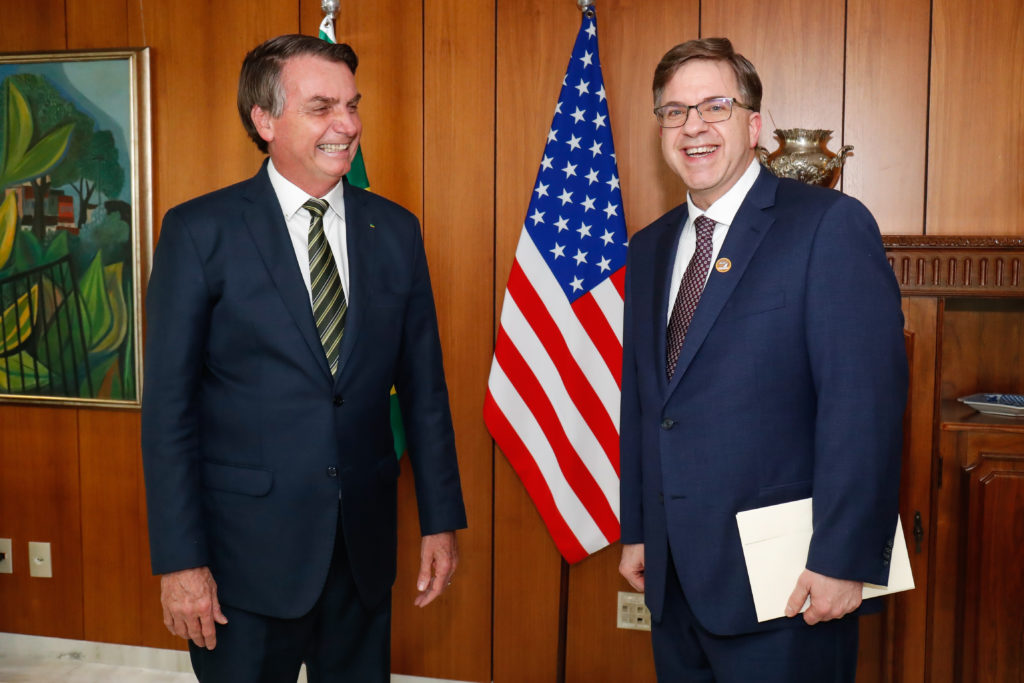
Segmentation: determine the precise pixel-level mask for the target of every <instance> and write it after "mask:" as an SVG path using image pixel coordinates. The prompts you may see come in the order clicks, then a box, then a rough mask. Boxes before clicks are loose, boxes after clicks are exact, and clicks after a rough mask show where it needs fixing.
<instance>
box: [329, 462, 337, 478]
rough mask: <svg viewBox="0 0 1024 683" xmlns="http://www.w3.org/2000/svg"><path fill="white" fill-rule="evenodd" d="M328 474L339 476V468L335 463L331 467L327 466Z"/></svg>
mask: <svg viewBox="0 0 1024 683" xmlns="http://www.w3.org/2000/svg"><path fill="white" fill-rule="evenodd" d="M327 476H328V477H336V476H338V468H337V467H335V466H334V465H331V466H330V467H328V468H327Z"/></svg>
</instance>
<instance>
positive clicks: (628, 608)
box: [615, 591, 651, 631]
mask: <svg viewBox="0 0 1024 683" xmlns="http://www.w3.org/2000/svg"><path fill="white" fill-rule="evenodd" d="M615 625H616V626H617V627H618V628H626V629H630V630H633V631H650V630H651V612H650V610H648V609H647V605H645V604H644V594H643V593H629V592H627V591H619V610H618V616H617V620H616V624H615Z"/></svg>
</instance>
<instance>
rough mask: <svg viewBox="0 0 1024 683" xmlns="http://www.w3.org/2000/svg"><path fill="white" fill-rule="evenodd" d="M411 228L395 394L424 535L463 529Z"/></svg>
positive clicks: (434, 337)
mask: <svg viewBox="0 0 1024 683" xmlns="http://www.w3.org/2000/svg"><path fill="white" fill-rule="evenodd" d="M410 222H411V223H412V228H413V229H412V230H411V231H410V232H411V233H412V237H411V238H410V243H411V250H412V258H411V262H412V270H413V282H412V291H411V294H410V297H409V300H408V302H407V304H406V309H405V321H404V324H403V328H402V343H401V349H400V351H399V354H400V355H399V358H398V363H397V369H396V377H395V390H396V392H397V393H398V402H399V405H400V407H401V410H402V421H403V425H404V427H405V433H406V440H407V443H408V446H409V451H408V455H409V461H410V464H411V465H412V470H413V477H414V479H415V484H416V500H417V505H418V509H419V518H420V532H421V533H422V534H423V535H429V534H435V533H440V532H442V531H452V530H454V529H462V528H465V527H466V510H465V506H464V504H463V500H462V488H461V484H460V479H459V466H458V460H457V458H456V455H455V432H454V430H453V427H452V417H451V409H450V408H449V404H448V388H447V385H446V382H445V378H444V360H443V358H442V354H441V340H440V335H439V332H438V326H437V312H436V309H435V306H434V295H433V291H432V289H431V286H430V274H429V271H428V268H427V259H426V254H425V252H424V249H423V240H422V238H421V236H420V231H419V225H418V222H417V221H416V220H415V219H414V218H410Z"/></svg>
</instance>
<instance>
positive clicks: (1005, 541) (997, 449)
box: [957, 433, 1024, 683]
mask: <svg viewBox="0 0 1024 683" xmlns="http://www.w3.org/2000/svg"><path fill="white" fill-rule="evenodd" d="M966 463H967V466H966V468H965V469H964V477H965V479H966V481H965V482H964V484H965V487H966V490H967V506H966V509H965V510H964V512H965V513H966V521H967V524H966V529H965V531H966V533H965V534H964V536H963V537H962V538H963V541H962V542H963V544H964V546H963V551H964V555H963V558H964V570H965V571H964V582H963V590H962V592H961V594H960V596H959V597H960V599H959V600H958V612H959V613H960V615H961V617H962V618H961V619H958V620H957V621H958V623H959V624H961V629H960V633H958V636H959V640H960V645H961V646H962V649H961V652H962V653H963V656H962V661H961V662H960V665H961V668H960V671H961V680H963V681H964V682H965V683H968V682H972V681H974V682H977V683H989V682H991V683H1002V682H1003V681H1011V680H1017V677H1019V676H1020V675H1021V672H1022V671H1024V570H1022V567H1024V434H994V433H970V434H968V436H967V452H966Z"/></svg>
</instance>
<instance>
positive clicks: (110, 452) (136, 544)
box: [78, 409, 160, 645]
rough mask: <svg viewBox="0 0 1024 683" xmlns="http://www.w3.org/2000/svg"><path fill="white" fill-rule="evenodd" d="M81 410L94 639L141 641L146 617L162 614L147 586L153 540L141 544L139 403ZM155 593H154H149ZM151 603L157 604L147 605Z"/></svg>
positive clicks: (87, 591)
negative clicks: (126, 408) (123, 407)
mask: <svg viewBox="0 0 1024 683" xmlns="http://www.w3.org/2000/svg"><path fill="white" fill-rule="evenodd" d="M78 412H79V434H78V437H79V443H78V446H79V453H80V458H81V495H82V592H83V596H82V597H83V604H84V611H85V632H84V637H85V638H86V639H87V640H98V641H104V642H110V643H130V644H133V645H141V644H142V641H141V639H140V637H141V634H142V628H141V622H142V619H143V618H144V617H148V618H152V619H157V620H158V621H159V619H160V611H159V609H152V607H153V600H152V599H151V598H152V597H153V596H147V595H145V594H144V592H143V583H144V580H145V577H146V576H147V575H148V574H149V548H147V547H143V546H141V545H140V541H141V540H142V539H141V537H140V534H139V528H140V526H142V525H144V524H145V523H146V519H145V517H144V516H143V514H142V510H140V509H139V496H138V492H139V489H140V488H141V487H142V461H141V459H140V457H139V415H138V413H137V412H135V411H120V410H119V411H115V410H86V409H82V410H80V411H78ZM147 598H150V599H147ZM143 605H146V606H147V607H150V608H151V609H147V610H144V609H143Z"/></svg>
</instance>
